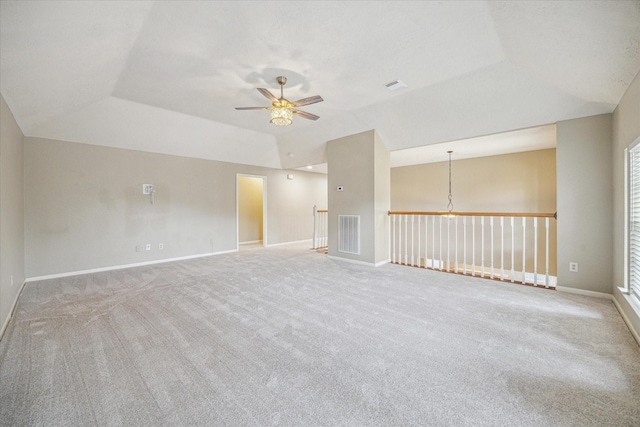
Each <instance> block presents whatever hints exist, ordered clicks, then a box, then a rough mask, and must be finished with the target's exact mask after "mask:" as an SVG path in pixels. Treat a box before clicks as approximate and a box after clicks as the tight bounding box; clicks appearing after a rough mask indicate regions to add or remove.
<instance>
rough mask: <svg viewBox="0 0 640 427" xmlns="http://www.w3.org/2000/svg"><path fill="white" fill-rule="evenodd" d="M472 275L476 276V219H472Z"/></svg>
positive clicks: (473, 217)
mask: <svg viewBox="0 0 640 427" xmlns="http://www.w3.org/2000/svg"><path fill="white" fill-rule="evenodd" d="M471 275H472V276H475V275H476V217H475V216H472V217H471Z"/></svg>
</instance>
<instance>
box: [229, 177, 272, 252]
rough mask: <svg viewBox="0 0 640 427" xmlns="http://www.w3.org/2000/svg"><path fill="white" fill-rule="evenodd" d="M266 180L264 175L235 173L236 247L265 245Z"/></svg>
mask: <svg viewBox="0 0 640 427" xmlns="http://www.w3.org/2000/svg"><path fill="white" fill-rule="evenodd" d="M266 180H267V178H266V177H265V176H257V175H241V174H238V175H237V185H236V189H237V193H236V212H237V215H236V219H237V236H238V237H237V239H238V240H237V242H238V249H240V248H241V247H242V248H250V247H263V246H267V234H266V229H267V216H266V213H267V209H266V205H267V204H266V187H267V186H266Z"/></svg>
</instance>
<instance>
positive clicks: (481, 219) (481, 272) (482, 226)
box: [480, 216, 484, 277]
mask: <svg viewBox="0 0 640 427" xmlns="http://www.w3.org/2000/svg"><path fill="white" fill-rule="evenodd" d="M480 227H481V228H482V254H481V255H482V260H481V262H482V266H480V268H481V270H480V274H481V277H484V217H483V216H481V217H480Z"/></svg>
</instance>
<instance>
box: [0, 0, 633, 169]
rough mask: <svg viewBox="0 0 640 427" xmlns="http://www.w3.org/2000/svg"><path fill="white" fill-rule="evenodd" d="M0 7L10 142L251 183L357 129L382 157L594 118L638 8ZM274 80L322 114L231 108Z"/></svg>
mask: <svg viewBox="0 0 640 427" xmlns="http://www.w3.org/2000/svg"><path fill="white" fill-rule="evenodd" d="M0 7H1V9H0V90H1V92H2V95H3V96H4V98H5V100H6V101H7V103H8V104H9V106H10V108H11V110H12V111H13V113H14V115H15V117H16V120H17V121H18V124H19V125H20V127H21V128H22V130H23V132H24V133H25V135H28V136H38V137H45V138H52V139H61V140H67V141H75V142H83V143H90V144H99V145H108V146H116V147H123V148H131V149H137V150H145V151H155V152H160V153H169V154H177V155H184V156H191V157H201V158H209V159H216V160H223V161H231V162H236V163H247V164H254V165H262V166H269V167H284V168H294V167H300V166H306V165H308V164H319V163H323V162H325V161H326V157H325V146H326V141H328V140H331V139H335V138H340V137H343V136H346V135H349V134H353V133H357V132H362V131H366V130H370V129H375V130H376V131H377V132H378V134H379V135H380V137H381V139H382V141H383V142H384V143H385V144H386V146H387V148H388V149H389V150H392V151H395V150H402V149H407V148H411V147H419V146H424V145H430V144H438V143H443V142H447V141H455V140H460V139H467V138H470V137H474V136H479V135H490V134H495V133H501V132H505V131H511V130H517V129H523V128H530V127H535V126H540V125H545V124H549V123H555V122H556V121H558V120H566V119H570V118H577V117H584V116H589V115H594V114H601V113H608V112H611V111H613V109H614V108H615V106H616V104H617V103H618V101H619V100H620V98H621V96H622V94H623V93H624V91H625V89H626V88H627V87H628V85H629V84H630V82H631V80H632V79H633V77H634V76H635V74H636V73H637V72H638V70H640V2H639V1H603V2H595V1H593V2H575V1H569V2H562V1H532V2H524V1H517V2H515V1H513V2H497V1H470V2H463V1H458V2H436V1H432V2H402V1H393V2H391V1H390V2H382V1H374V2H367V1H357V2H344V1H343V2H331V1H330V2H311V1H300V2H298V1H286V2H258V1H253V2H224V1H215V2H214V1H200V2H172V1H158V2H134V1H128V2H111V1H109V2H105V1H97V2H93V1H69V2H58V1H40V2H35V1H34V2H25V1H22V2H13V1H2V2H1V6H0ZM279 75H284V76H286V77H287V78H288V79H289V82H288V83H287V85H286V86H285V97H287V98H288V99H289V100H296V99H299V98H303V97H307V96H311V95H318V94H319V95H321V96H322V97H323V98H324V102H322V103H319V104H314V105H309V106H307V107H303V108H302V109H303V110H304V111H308V112H310V113H313V114H316V115H319V116H320V117H321V118H320V119H319V120H318V121H315V122H313V121H308V120H304V119H302V118H299V117H294V124H293V125H292V126H289V127H285V128H279V127H276V126H273V125H271V124H269V116H268V112H267V111H236V110H235V109H234V107H237V106H267V105H269V102H268V100H267V99H266V98H264V97H263V96H262V95H260V93H259V92H258V91H257V90H256V88H257V87H267V88H269V89H270V90H271V91H272V92H274V93H277V92H278V85H277V83H276V81H275V78H276V77H277V76H279ZM395 79H402V80H403V81H404V82H405V83H407V84H408V87H407V88H405V89H401V90H398V91H389V90H387V89H386V88H385V86H384V85H385V84H386V83H388V82H390V81H392V80H395ZM474 141H477V144H478V145H479V147H478V148H481V147H480V146H481V145H487V146H489V145H490V144H488V143H487V140H485V139H482V138H480V139H477V140H474ZM507 143H508V142H507ZM288 153H294V156H293V157H291V156H289V155H288Z"/></svg>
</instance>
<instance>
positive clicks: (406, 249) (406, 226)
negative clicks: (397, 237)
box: [404, 215, 409, 265]
mask: <svg viewBox="0 0 640 427" xmlns="http://www.w3.org/2000/svg"><path fill="white" fill-rule="evenodd" d="M408 237H409V215H405V216H404V265H409V243H408V241H409V239H408Z"/></svg>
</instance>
